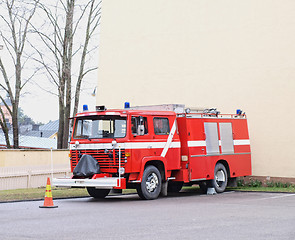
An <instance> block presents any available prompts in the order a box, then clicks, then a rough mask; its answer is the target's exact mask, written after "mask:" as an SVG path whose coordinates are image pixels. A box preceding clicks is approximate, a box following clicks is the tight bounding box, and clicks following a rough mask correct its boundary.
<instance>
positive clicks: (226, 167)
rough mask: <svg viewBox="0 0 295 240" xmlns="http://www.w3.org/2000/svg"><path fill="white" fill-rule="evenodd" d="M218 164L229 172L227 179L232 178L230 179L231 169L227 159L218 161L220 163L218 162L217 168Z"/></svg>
mask: <svg viewBox="0 0 295 240" xmlns="http://www.w3.org/2000/svg"><path fill="white" fill-rule="evenodd" d="M218 163H221V164H222V165H223V166H224V167H225V169H226V171H227V177H228V178H230V177H231V176H230V167H229V164H228V162H227V161H226V160H225V159H220V160H218V161H217V162H216V164H215V166H216V165H217V164H218Z"/></svg>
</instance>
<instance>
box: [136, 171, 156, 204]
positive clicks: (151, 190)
mask: <svg viewBox="0 0 295 240" xmlns="http://www.w3.org/2000/svg"><path fill="white" fill-rule="evenodd" d="M161 187H162V177H161V174H160V172H159V170H158V169H157V168H156V167H155V166H147V168H146V169H145V170H144V172H143V175H142V181H141V183H140V184H138V186H137V189H136V190H137V193H138V195H139V196H140V198H142V199H144V200H153V199H156V198H158V196H159V194H160V192H161Z"/></svg>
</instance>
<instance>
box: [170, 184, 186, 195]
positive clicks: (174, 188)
mask: <svg viewBox="0 0 295 240" xmlns="http://www.w3.org/2000/svg"><path fill="white" fill-rule="evenodd" d="M182 186H183V182H168V192H172V193H178V192H179V191H180V190H181V188H182Z"/></svg>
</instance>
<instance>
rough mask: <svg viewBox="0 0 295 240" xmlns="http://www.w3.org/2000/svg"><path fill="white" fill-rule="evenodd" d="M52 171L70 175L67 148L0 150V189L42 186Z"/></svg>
mask: <svg viewBox="0 0 295 240" xmlns="http://www.w3.org/2000/svg"><path fill="white" fill-rule="evenodd" d="M51 159H52V162H51ZM52 173H53V175H54V177H65V176H68V177H69V176H71V168H70V160H69V151H68V150H53V151H52V153H51V151H50V150H7V149H5V150H0V190H7V189H18V188H37V187H44V186H45V185H46V183H47V181H46V180H47V177H51V174H52Z"/></svg>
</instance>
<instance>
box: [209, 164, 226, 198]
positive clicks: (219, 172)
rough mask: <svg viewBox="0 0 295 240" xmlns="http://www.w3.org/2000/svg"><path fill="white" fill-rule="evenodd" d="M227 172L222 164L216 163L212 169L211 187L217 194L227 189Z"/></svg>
mask: <svg viewBox="0 0 295 240" xmlns="http://www.w3.org/2000/svg"><path fill="white" fill-rule="evenodd" d="M227 181H228V179H227V171H226V168H225V166H224V165H223V164H221V163H217V164H216V166H215V169H214V179H212V187H214V188H215V191H216V192H217V193H222V192H224V190H225V189H226V187H227Z"/></svg>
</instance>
